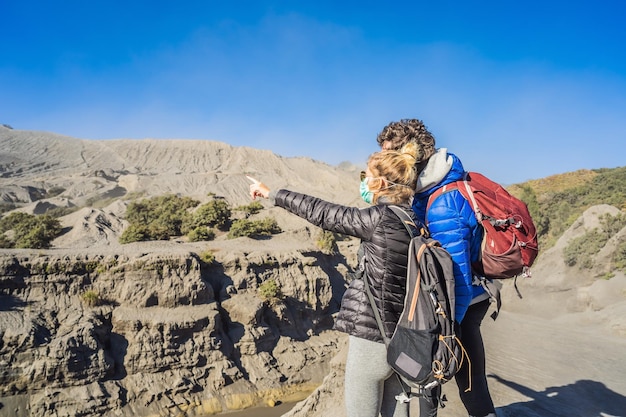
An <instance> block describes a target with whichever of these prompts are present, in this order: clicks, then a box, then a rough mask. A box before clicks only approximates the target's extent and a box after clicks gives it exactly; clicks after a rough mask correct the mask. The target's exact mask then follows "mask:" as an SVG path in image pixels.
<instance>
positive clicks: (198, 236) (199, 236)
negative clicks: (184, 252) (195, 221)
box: [187, 226, 215, 242]
mask: <svg viewBox="0 0 626 417" xmlns="http://www.w3.org/2000/svg"><path fill="white" fill-rule="evenodd" d="M187 237H188V238H189V241H190V242H200V241H205V240H213V239H215V232H214V231H213V230H211V229H209V228H208V227H207V226H199V227H196V228H195V229H193V230H192V231H191V232H189V233H187Z"/></svg>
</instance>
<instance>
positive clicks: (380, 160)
mask: <svg viewBox="0 0 626 417" xmlns="http://www.w3.org/2000/svg"><path fill="white" fill-rule="evenodd" d="M417 153H418V149H417V144H416V143H415V142H409V143H407V144H406V145H404V146H403V147H402V149H400V150H399V151H394V150H385V151H380V152H376V153H374V154H372V155H370V157H369V160H368V161H367V167H368V169H369V170H370V172H371V173H372V176H373V178H372V179H371V180H370V184H377V181H382V179H383V178H384V179H385V180H387V182H388V183H390V184H389V186H388V187H385V188H383V189H381V190H380V191H377V192H375V193H374V203H376V202H377V201H378V199H379V198H380V197H383V196H384V197H386V198H387V199H389V201H390V202H391V203H394V204H401V203H409V202H410V201H411V198H412V197H413V195H414V194H415V186H416V183H417V171H416V169H415V162H416V156H417ZM375 186H376V185H375Z"/></svg>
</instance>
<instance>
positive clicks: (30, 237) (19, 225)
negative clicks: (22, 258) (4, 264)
mask: <svg viewBox="0 0 626 417" xmlns="http://www.w3.org/2000/svg"><path fill="white" fill-rule="evenodd" d="M9 230H12V231H13V235H12V238H9V237H7V236H6V235H4V233H5V232H7V231H9ZM61 231H62V228H61V223H60V222H59V221H58V220H57V219H55V218H54V217H52V216H50V215H48V214H43V215H41V216H35V215H33V214H28V213H21V212H15V213H11V214H9V215H8V216H6V217H4V218H3V219H2V220H0V234H2V235H3V238H2V239H1V240H2V241H1V242H0V245H2V246H3V247H15V248H33V249H46V248H49V247H50V243H51V242H52V241H53V240H54V239H55V238H56V237H58V236H59V235H60V234H61Z"/></svg>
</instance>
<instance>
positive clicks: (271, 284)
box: [259, 279, 283, 301]
mask: <svg viewBox="0 0 626 417" xmlns="http://www.w3.org/2000/svg"><path fill="white" fill-rule="evenodd" d="M259 294H260V295H261V298H262V299H263V300H264V301H274V300H282V299H283V293H282V291H281V290H280V286H279V285H278V282H276V280H275V279H268V280H266V281H264V282H263V283H262V284H261V285H259Z"/></svg>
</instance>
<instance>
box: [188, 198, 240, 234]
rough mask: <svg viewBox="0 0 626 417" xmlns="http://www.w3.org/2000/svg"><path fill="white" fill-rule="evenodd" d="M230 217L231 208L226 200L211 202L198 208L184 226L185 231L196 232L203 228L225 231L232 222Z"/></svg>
mask: <svg viewBox="0 0 626 417" xmlns="http://www.w3.org/2000/svg"><path fill="white" fill-rule="evenodd" d="M230 215H231V211H230V207H229V206H228V203H227V202H226V201H225V200H222V199H215V200H211V201H209V202H208V203H206V204H203V205H201V206H200V207H198V209H197V210H196V211H195V212H194V213H193V215H192V216H191V217H190V218H189V219H188V220H189V221H188V222H187V223H186V224H185V225H184V227H183V230H194V229H197V228H198V227H202V226H205V227H217V228H218V229H220V230H224V229H225V228H226V227H227V225H228V223H229V222H230Z"/></svg>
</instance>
